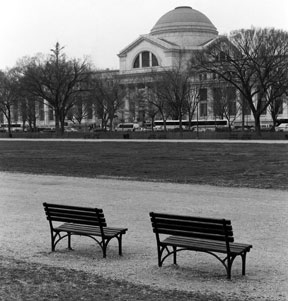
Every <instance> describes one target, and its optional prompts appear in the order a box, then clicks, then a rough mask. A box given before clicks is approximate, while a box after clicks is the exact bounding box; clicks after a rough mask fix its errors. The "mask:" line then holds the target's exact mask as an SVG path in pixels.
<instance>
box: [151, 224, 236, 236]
mask: <svg viewBox="0 0 288 301" xmlns="http://www.w3.org/2000/svg"><path fill="white" fill-rule="evenodd" d="M152 227H155V228H157V229H162V228H164V229H166V230H168V229H171V230H175V229H177V230H183V231H191V232H199V233H212V234H219V235H229V236H233V231H232V227H231V226H229V229H224V228H223V225H221V226H218V225H217V226H216V227H215V228H213V224H209V226H206V227H205V225H203V223H200V224H198V223H189V224H179V223H175V224H173V223H168V224H166V223H163V222H162V221H160V222H159V223H158V222H157V223H152Z"/></svg>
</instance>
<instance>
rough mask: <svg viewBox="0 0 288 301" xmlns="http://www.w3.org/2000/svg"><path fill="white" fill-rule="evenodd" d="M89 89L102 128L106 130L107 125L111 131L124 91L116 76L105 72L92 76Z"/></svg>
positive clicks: (121, 103)
mask: <svg viewBox="0 0 288 301" xmlns="http://www.w3.org/2000/svg"><path fill="white" fill-rule="evenodd" d="M91 89H92V97H93V98H94V104H95V107H96V111H97V114H98V116H99V117H100V119H101V120H102V128H103V129H106V128H107V124H108V123H109V126H110V131H112V129H113V120H114V118H115V117H116V116H117V115H116V113H117V112H118V110H119V109H120V108H121V107H122V105H123V99H124V96H125V90H124V89H123V87H122V85H121V82H120V80H119V78H118V77H117V75H115V74H109V73H105V72H104V73H98V74H95V75H94V76H93V79H92V81H91Z"/></svg>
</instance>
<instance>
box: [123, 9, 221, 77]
mask: <svg viewBox="0 0 288 301" xmlns="http://www.w3.org/2000/svg"><path fill="white" fill-rule="evenodd" d="M217 37H218V31H217V29H216V27H215V26H214V25H213V23H212V22H211V21H210V20H209V18H208V17H206V16H205V15H204V14H203V13H201V12H199V11H197V10H195V9H193V8H191V7H189V6H180V7H176V8H175V9H173V10H171V11H169V12H168V13H166V14H164V15H163V16H162V17H161V18H160V19H159V20H158V21H157V22H156V24H155V25H154V26H153V28H152V29H151V31H150V33H149V34H145V35H141V36H140V37H139V38H138V39H136V40H135V41H133V42H132V43H131V44H130V45H128V46H127V47H126V48H124V49H123V50H122V51H121V52H120V53H119V54H118V56H119V58H120V74H127V73H134V72H141V71H142V72H145V71H147V68H151V67H157V66H161V67H170V66H173V64H174V63H175V59H177V57H178V56H179V53H181V55H182V56H183V54H184V56H185V57H186V58H187V59H188V58H189V57H190V55H191V52H192V51H193V50H196V49H199V48H202V47H205V45H206V44H207V43H210V42H211V41H213V40H214V39H216V38H217ZM145 68H146V69H145Z"/></svg>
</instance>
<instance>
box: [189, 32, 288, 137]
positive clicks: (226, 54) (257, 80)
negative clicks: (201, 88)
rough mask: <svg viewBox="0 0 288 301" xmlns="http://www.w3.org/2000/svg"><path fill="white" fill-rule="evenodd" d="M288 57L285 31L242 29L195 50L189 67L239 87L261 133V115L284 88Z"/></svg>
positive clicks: (285, 88)
mask: <svg viewBox="0 0 288 301" xmlns="http://www.w3.org/2000/svg"><path fill="white" fill-rule="evenodd" d="M287 58H288V33H287V32H284V31H282V30H275V29H269V28H265V29H256V28H251V29H248V30H245V29H241V30H236V31H234V32H232V33H231V34H230V36H229V37H228V38H226V37H220V38H218V39H217V40H215V41H214V42H213V43H211V44H210V45H209V46H208V47H206V48H205V49H203V50H202V51H198V52H195V55H194V56H193V58H192V60H191V68H192V69H197V70H205V71H206V72H207V71H208V72H211V73H214V74H218V76H219V77H220V78H222V79H223V80H225V81H227V82H228V83H230V84H231V85H233V86H234V87H235V88H236V89H237V90H239V91H240V93H241V94H242V95H243V97H244V98H245V101H246V102H247V103H248V105H249V107H250V108H251V111H252V113H253V116H254V120H255V129H256V131H257V132H258V134H259V135H260V117H261V115H262V114H263V112H265V110H266V109H267V107H268V106H269V105H270V103H271V102H272V101H273V100H275V99H277V98H279V97H281V96H282V95H283V94H284V93H285V92H286V91H287V84H288V83H287V70H288V59H287ZM285 78H286V80H285ZM259 95H260V96H259Z"/></svg>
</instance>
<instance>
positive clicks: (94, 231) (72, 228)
mask: <svg viewBox="0 0 288 301" xmlns="http://www.w3.org/2000/svg"><path fill="white" fill-rule="evenodd" d="M54 231H56V232H61V231H63V232H70V233H71V234H77V235H94V236H101V229H100V227H97V226H90V225H83V224H73V223H64V224H62V225H61V226H59V227H56V228H54ZM126 231H127V229H123V228H111V227H103V232H104V237H105V238H112V237H115V236H117V235H118V234H119V233H122V234H125V232H126Z"/></svg>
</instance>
